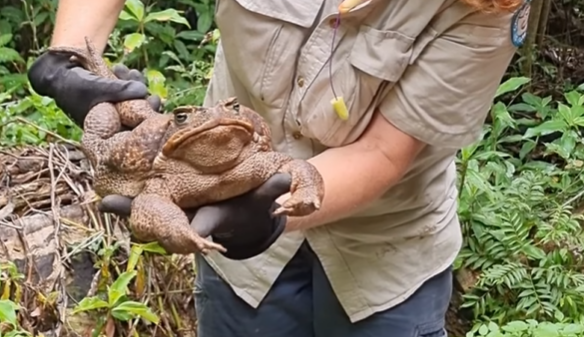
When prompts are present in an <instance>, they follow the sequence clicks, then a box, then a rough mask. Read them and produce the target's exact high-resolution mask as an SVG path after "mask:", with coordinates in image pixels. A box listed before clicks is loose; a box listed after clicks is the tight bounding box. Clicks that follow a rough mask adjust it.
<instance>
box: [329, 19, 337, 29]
mask: <svg viewBox="0 0 584 337" xmlns="http://www.w3.org/2000/svg"><path fill="white" fill-rule="evenodd" d="M328 24H329V26H330V27H331V28H335V27H336V26H337V18H332V19H329V21H328Z"/></svg>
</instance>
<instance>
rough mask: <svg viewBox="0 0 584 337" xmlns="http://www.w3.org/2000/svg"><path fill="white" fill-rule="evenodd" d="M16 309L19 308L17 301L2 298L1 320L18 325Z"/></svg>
mask: <svg viewBox="0 0 584 337" xmlns="http://www.w3.org/2000/svg"><path fill="white" fill-rule="evenodd" d="M16 310H18V305H17V304H16V303H14V302H12V301H10V300H0V322H8V323H10V324H12V325H14V326H16V325H17V324H18V322H17V321H16Z"/></svg>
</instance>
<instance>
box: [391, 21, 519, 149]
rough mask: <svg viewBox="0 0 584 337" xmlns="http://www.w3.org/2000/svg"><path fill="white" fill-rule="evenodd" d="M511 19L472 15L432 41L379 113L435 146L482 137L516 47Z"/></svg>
mask: <svg viewBox="0 0 584 337" xmlns="http://www.w3.org/2000/svg"><path fill="white" fill-rule="evenodd" d="M510 26H511V15H505V16H504V17H495V18H493V17H489V16H487V15H486V14H480V13H476V14H473V15H470V16H468V17H466V18H465V19H463V20H462V21H460V22H458V23H457V24H455V25H453V26H452V27H450V28H449V29H448V30H446V31H445V32H444V33H442V34H441V35H439V36H438V37H436V38H434V39H433V40H431V41H430V42H429V43H428V44H427V45H426V46H425V47H424V48H423V50H422V51H421V52H420V53H419V54H418V56H417V57H416V58H415V60H413V62H412V64H411V65H409V66H408V67H407V69H406V70H405V72H404V74H403V76H402V77H401V78H400V80H399V81H398V82H397V83H396V85H395V87H394V88H393V90H391V91H390V92H389V93H388V95H387V96H386V97H385V98H384V99H383V101H382V102H381V103H380V105H379V110H380V112H381V113H382V114H383V115H384V116H385V117H386V118H387V120H388V121H389V122H391V123H392V124H394V125H395V126H396V127H397V128H398V129H400V130H401V131H403V132H405V133H407V134H409V135H411V136H412V137H415V138H417V139H419V140H421V141H423V142H424V143H427V144H429V145H431V146H437V147H446V148H461V147H465V146H467V145H469V144H471V143H473V142H474V141H476V140H477V139H478V137H479V135H480V133H481V128H482V125H483V124H484V121H485V118H486V116H487V113H488V112H489V109H490V106H491V104H492V101H493V97H494V95H495V92H496V90H497V88H498V86H499V84H500V82H501V79H502V77H503V75H504V73H505V71H506V69H507V67H508V65H509V63H510V61H511V58H512V57H513V54H514V52H515V50H516V48H515V47H514V46H513V44H512V43H511V39H510V37H511V35H510Z"/></svg>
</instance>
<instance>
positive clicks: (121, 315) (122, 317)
mask: <svg viewBox="0 0 584 337" xmlns="http://www.w3.org/2000/svg"><path fill="white" fill-rule="evenodd" d="M111 315H112V316H113V317H114V318H115V319H117V320H119V321H123V322H126V321H129V320H131V319H132V318H134V317H135V316H134V315H132V314H131V313H129V312H127V311H112V312H111Z"/></svg>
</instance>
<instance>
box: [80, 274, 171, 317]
mask: <svg viewBox="0 0 584 337" xmlns="http://www.w3.org/2000/svg"><path fill="white" fill-rule="evenodd" d="M136 274H137V272H136V271H126V272H124V273H122V274H120V276H119V277H118V278H117V279H116V280H115V281H114V283H113V284H112V285H111V286H109V287H108V291H107V301H106V300H103V299H101V298H100V297H99V296H92V297H85V298H84V299H83V300H81V302H79V304H78V305H77V307H76V308H75V309H74V310H73V312H72V314H76V313H79V312H84V311H97V312H98V314H101V313H102V312H103V314H105V315H106V317H109V316H110V315H111V317H114V318H115V319H117V320H120V321H128V320H130V319H134V318H137V317H139V318H143V319H145V320H146V321H148V322H152V323H155V324H158V322H159V321H160V318H159V317H158V316H157V315H156V314H154V313H153V312H152V310H150V308H148V306H147V305H145V304H143V303H140V302H136V301H132V300H130V299H128V297H127V293H128V285H129V284H130V281H132V279H133V278H134V277H136ZM98 316H99V315H98Z"/></svg>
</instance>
